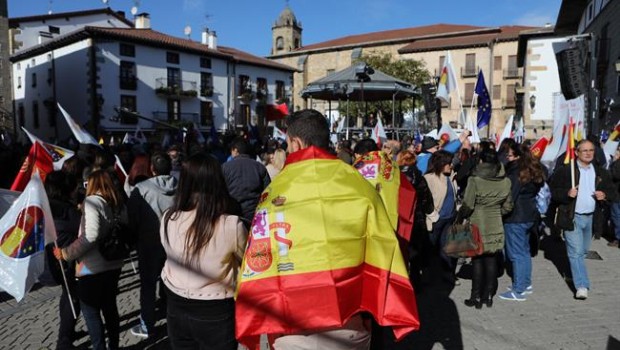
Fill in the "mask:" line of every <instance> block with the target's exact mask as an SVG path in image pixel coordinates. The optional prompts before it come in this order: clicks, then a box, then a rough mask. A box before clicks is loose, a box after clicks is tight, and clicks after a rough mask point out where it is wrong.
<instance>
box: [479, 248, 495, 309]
mask: <svg viewBox="0 0 620 350" xmlns="http://www.w3.org/2000/svg"><path fill="white" fill-rule="evenodd" d="M482 261H483V265H484V288H483V290H482V298H481V299H482V302H483V303H484V304H485V305H486V306H487V307H492V306H493V296H494V295H495V293H496V292H497V257H496V256H495V254H493V255H489V256H485V257H484V258H483V259H482Z"/></svg>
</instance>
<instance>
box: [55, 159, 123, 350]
mask: <svg viewBox="0 0 620 350" xmlns="http://www.w3.org/2000/svg"><path fill="white" fill-rule="evenodd" d="M83 208H84V209H83V215H82V219H81V223H80V230H79V233H78V238H77V239H76V240H75V241H73V242H72V243H71V244H70V245H69V246H67V247H65V248H62V249H61V248H54V256H56V258H57V259H58V260H65V261H75V262H76V268H75V276H76V277H77V285H78V299H79V300H80V307H81V309H82V314H83V315H84V320H85V321H86V328H87V329H88V334H89V336H90V341H91V343H92V347H93V349H95V350H100V349H101V350H104V349H106V341H105V335H104V333H107V336H108V345H109V348H110V349H118V343H119V336H120V317H119V314H118V306H117V305H116V295H117V294H118V280H119V278H120V275H121V268H122V266H123V260H122V259H119V260H112V261H108V260H106V259H105V258H104V257H103V255H101V253H100V252H99V249H98V247H99V244H100V241H101V237H104V235H107V234H109V232H110V230H111V228H112V225H113V223H114V220H116V219H115V217H119V218H120V220H122V221H123V222H127V213H126V211H125V204H124V202H123V199H122V194H121V192H120V190H118V189H117V188H116V186H115V185H114V182H113V180H112V176H111V175H110V174H109V173H108V172H107V171H105V170H96V171H94V172H93V173H91V174H90V176H89V177H88V182H87V187H86V198H85V199H84V204H83ZM102 314H103V317H104V318H105V330H106V332H104V323H103V320H102V318H101V315H102Z"/></svg>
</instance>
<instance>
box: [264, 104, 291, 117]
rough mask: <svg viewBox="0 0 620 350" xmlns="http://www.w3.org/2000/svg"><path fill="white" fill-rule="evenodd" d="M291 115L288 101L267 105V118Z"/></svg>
mask: <svg viewBox="0 0 620 350" xmlns="http://www.w3.org/2000/svg"><path fill="white" fill-rule="evenodd" d="M287 115H289V112H288V105H287V104H286V103H281V104H275V105H267V120H268V121H271V120H280V119H284V118H286V116H287Z"/></svg>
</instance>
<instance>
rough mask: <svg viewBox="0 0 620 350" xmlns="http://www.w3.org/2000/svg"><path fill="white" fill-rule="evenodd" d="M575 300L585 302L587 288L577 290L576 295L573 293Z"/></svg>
mask: <svg viewBox="0 0 620 350" xmlns="http://www.w3.org/2000/svg"><path fill="white" fill-rule="evenodd" d="M575 299H579V300H586V299H588V289H587V288H577V293H575Z"/></svg>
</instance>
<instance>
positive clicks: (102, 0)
mask: <svg viewBox="0 0 620 350" xmlns="http://www.w3.org/2000/svg"><path fill="white" fill-rule="evenodd" d="M108 1H110V0H101V2H102V3H103V4H104V5H107V4H108Z"/></svg>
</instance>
